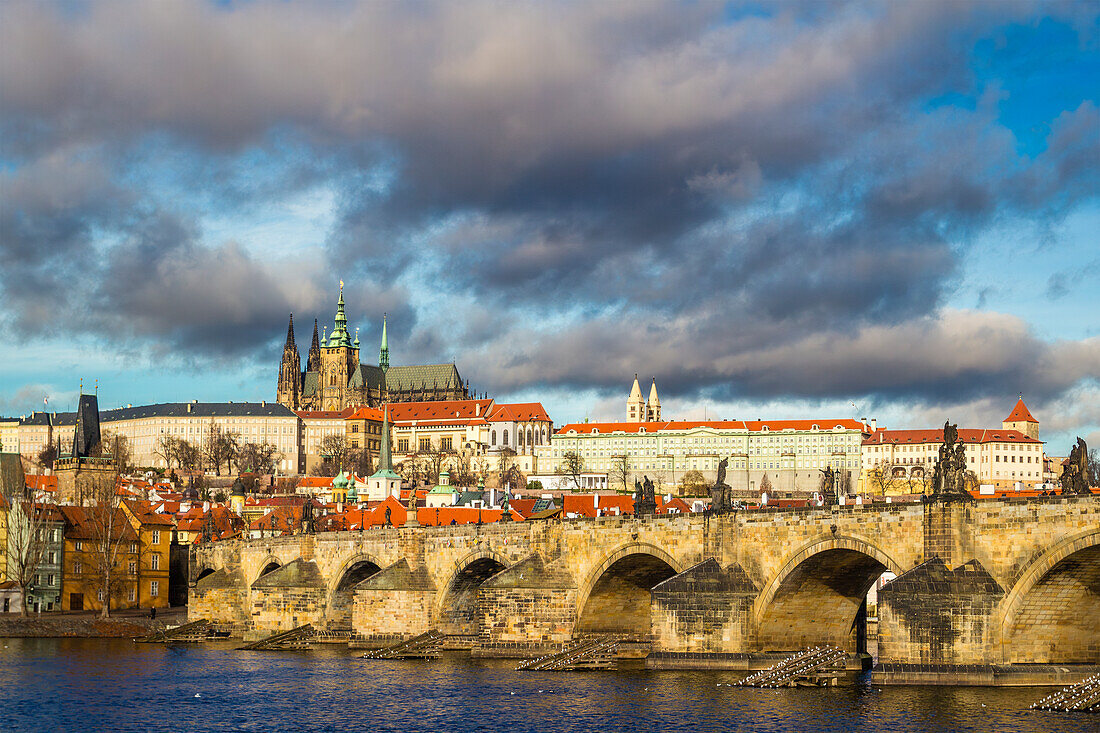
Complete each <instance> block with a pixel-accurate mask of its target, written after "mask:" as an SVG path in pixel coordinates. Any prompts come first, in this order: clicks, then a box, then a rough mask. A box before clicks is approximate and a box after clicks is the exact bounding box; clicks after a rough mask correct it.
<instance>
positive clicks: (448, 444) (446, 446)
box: [439, 437, 454, 451]
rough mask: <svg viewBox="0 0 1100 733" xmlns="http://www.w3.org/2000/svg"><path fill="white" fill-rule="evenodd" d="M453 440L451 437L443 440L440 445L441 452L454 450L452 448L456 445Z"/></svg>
mask: <svg viewBox="0 0 1100 733" xmlns="http://www.w3.org/2000/svg"><path fill="white" fill-rule="evenodd" d="M452 440H453V439H452V438H449V437H448V438H443V439H442V440H441V441H440V443H439V448H440V450H446V451H449V450H452V446H453V445H454V443H453V442H452Z"/></svg>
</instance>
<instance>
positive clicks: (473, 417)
mask: <svg viewBox="0 0 1100 733" xmlns="http://www.w3.org/2000/svg"><path fill="white" fill-rule="evenodd" d="M492 404H493V401H492V400H444V401H441V402H395V403H392V404H390V405H389V406H388V409H389V412H390V422H391V423H393V424H394V425H400V424H408V423H411V422H413V421H414V420H415V421H416V422H418V423H422V422H425V421H434V422H439V423H465V424H470V425H474V424H482V423H484V422H486V417H487V415H488V413H489V410H490V408H491V407H492Z"/></svg>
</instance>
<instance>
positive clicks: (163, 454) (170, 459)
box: [153, 433, 183, 469]
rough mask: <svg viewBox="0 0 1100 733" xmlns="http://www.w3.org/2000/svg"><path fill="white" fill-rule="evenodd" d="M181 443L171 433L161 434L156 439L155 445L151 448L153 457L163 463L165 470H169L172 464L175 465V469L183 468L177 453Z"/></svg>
mask: <svg viewBox="0 0 1100 733" xmlns="http://www.w3.org/2000/svg"><path fill="white" fill-rule="evenodd" d="M181 442H182V439H181V438H177V437H176V436H174V435H172V434H171V433H161V434H160V436H159V437H158V438H157V443H156V445H155V446H154V447H153V455H155V456H157V457H158V458H160V459H161V460H162V461H164V466H165V468H168V469H171V468H172V464H173V463H175V464H176V466H177V467H179V468H183V464H182V463H180V451H179V444H180V443H181Z"/></svg>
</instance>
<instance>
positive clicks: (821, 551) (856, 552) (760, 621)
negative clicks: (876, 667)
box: [753, 535, 904, 652]
mask: <svg viewBox="0 0 1100 733" xmlns="http://www.w3.org/2000/svg"><path fill="white" fill-rule="evenodd" d="M888 570H889V571H891V572H893V573H895V574H897V575H900V574H901V573H902V572H904V569H903V568H902V567H901V566H900V565H899V564H898V563H897V562H896V561H895V560H894V559H893V558H891V557H890V556H889V555H888V554H887V553H885V552H883V551H882V550H881V549H880V548H878V547H876V546H875V545H874V544H873V543H871V542H868V541H867V540H865V539H862V538H859V537H853V536H850V535H828V536H825V537H818V538H817V539H815V540H812V541H810V542H809V543H807V544H806V545H803V546H802V547H801V548H799V549H798V550H796V551H795V552H794V553H792V554H791V555H790V556H789V557H788V558H787V560H786V561H785V562H784V563H783V565H782V567H781V568H780V569H779V572H777V573H776V574H775V576H774V577H772V579H771V581H770V582H768V584H767V585H766V586H765V587H764V590H763V591H762V592H761V593H760V596H759V597H758V598H757V599H756V602H755V603H754V604H753V621H754V625H755V627H756V641H757V646H758V647H759V649H760V650H761V651H791V650H796V649H802V648H805V647H807V646H813V645H817V644H834V645H836V646H840V647H842V648H846V649H849V650H850V651H853V652H855V651H863V649H862V648H861V647H860V639H858V638H857V639H855V640H854V641H853V639H852V631H853V628H854V624H855V622H856V621H857V617H858V615H859V612H860V609H861V607H862V606H863V602H864V599H865V598H866V596H867V592H868V591H869V590H870V589H871V586H872V585H874V583H875V581H876V580H877V579H878V578H879V577H880V576H881V575H882V574H883V573H884V572H886V571H888ZM857 636H858V635H857Z"/></svg>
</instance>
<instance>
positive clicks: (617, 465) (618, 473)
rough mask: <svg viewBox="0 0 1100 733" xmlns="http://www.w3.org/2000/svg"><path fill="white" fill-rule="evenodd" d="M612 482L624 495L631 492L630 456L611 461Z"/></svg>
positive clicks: (622, 456)
mask: <svg viewBox="0 0 1100 733" xmlns="http://www.w3.org/2000/svg"><path fill="white" fill-rule="evenodd" d="M611 479H612V482H613V483H614V484H615V485H616V486H619V487H620V488H621V490H622V491H623V493H626V492H628V491H630V488H631V487H630V454H629V453H624V454H622V455H621V456H615V458H614V459H613V460H612V461H611Z"/></svg>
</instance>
